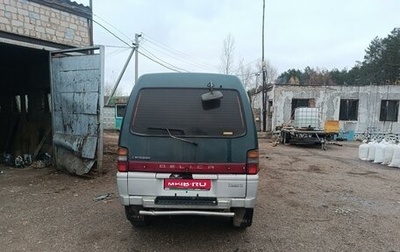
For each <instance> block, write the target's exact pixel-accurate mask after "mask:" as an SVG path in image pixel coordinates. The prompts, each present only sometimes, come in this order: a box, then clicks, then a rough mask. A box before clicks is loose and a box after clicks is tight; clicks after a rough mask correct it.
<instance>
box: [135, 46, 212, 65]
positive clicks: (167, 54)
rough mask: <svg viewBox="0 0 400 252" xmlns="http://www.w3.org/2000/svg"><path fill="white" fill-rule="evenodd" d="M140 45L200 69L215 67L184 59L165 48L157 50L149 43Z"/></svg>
mask: <svg viewBox="0 0 400 252" xmlns="http://www.w3.org/2000/svg"><path fill="white" fill-rule="evenodd" d="M140 46H141V47H142V48H147V51H150V50H153V51H157V52H158V53H161V54H164V55H166V56H168V57H171V58H174V59H176V60H178V61H181V62H183V63H185V64H189V65H192V66H195V67H197V68H201V69H204V70H207V71H215V69H214V68H212V67H210V66H209V65H202V64H200V63H197V62H195V61H192V60H187V59H184V58H182V57H180V56H179V55H178V56H177V54H172V53H169V52H166V51H165V50H164V51H162V50H159V49H157V48H154V47H152V46H149V45H143V44H141V45H140ZM149 49H150V50H149Z"/></svg>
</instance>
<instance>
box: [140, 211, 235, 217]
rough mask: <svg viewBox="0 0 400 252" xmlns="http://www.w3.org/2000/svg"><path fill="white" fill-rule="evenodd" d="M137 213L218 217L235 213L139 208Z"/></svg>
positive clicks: (230, 215) (231, 215)
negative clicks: (147, 209)
mask: <svg viewBox="0 0 400 252" xmlns="http://www.w3.org/2000/svg"><path fill="white" fill-rule="evenodd" d="M139 214H141V215H150V216H165V215H201V216H220V217H233V216H235V213H233V212H210V211H188V210H181V211H146V210H140V211H139Z"/></svg>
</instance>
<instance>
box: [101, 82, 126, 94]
mask: <svg viewBox="0 0 400 252" xmlns="http://www.w3.org/2000/svg"><path fill="white" fill-rule="evenodd" d="M113 88H114V84H112V83H110V82H106V83H105V85H104V96H106V97H108V96H110V95H111V92H112V90H113ZM123 95H124V92H123V91H122V90H121V89H118V88H117V90H115V93H114V96H123Z"/></svg>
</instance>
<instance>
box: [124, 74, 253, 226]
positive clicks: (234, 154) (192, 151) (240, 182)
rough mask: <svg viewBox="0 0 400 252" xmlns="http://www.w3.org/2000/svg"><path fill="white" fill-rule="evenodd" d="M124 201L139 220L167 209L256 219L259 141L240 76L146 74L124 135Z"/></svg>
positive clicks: (247, 222)
mask: <svg viewBox="0 0 400 252" xmlns="http://www.w3.org/2000/svg"><path fill="white" fill-rule="evenodd" d="M118 145H119V146H118V158H117V166H118V172H117V175H116V177H117V187H118V194H119V201H120V202H121V204H122V205H123V206H124V207H125V213H126V217H127V219H128V220H129V221H130V222H131V224H132V225H133V226H136V227H141V226H147V225H148V224H149V223H150V221H151V218H154V217H155V216H163V215H201V216H221V217H227V218H230V219H231V221H232V224H233V226H235V227H249V226H251V224H252V219H253V212H254V206H255V203H256V195H257V186H258V178H259V177H258V171H259V167H258V163H259V162H258V156H259V154H258V141H257V132H256V128H255V123H254V119H253V113H252V110H251V107H250V103H249V99H248V96H247V93H246V91H245V89H244V88H243V85H242V83H241V82H240V80H239V79H238V78H237V77H235V76H230V75H223V74H205V73H159V74H147V75H143V76H141V77H140V78H139V80H138V81H137V84H136V85H135V86H134V87H133V89H132V93H131V95H130V98H129V101H128V104H127V107H126V112H125V116H124V119H123V122H122V127H121V131H120V135H119V143H118Z"/></svg>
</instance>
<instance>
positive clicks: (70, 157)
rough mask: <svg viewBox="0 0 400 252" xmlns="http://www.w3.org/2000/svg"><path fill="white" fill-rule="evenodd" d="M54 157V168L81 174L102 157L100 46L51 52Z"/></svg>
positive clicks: (102, 67)
mask: <svg viewBox="0 0 400 252" xmlns="http://www.w3.org/2000/svg"><path fill="white" fill-rule="evenodd" d="M50 69H51V70H50V72H51V97H52V122H53V145H54V153H53V155H54V159H55V165H56V168H57V169H66V170H68V171H69V172H71V173H75V174H77V175H83V174H86V173H88V172H89V171H90V170H91V168H92V167H93V165H94V164H95V163H97V169H98V170H101V167H102V158H103V126H102V114H103V113H102V111H103V104H104V100H103V96H104V93H103V92H104V91H103V77H104V48H103V47H90V48H79V49H71V50H62V51H54V52H51V58H50Z"/></svg>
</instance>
